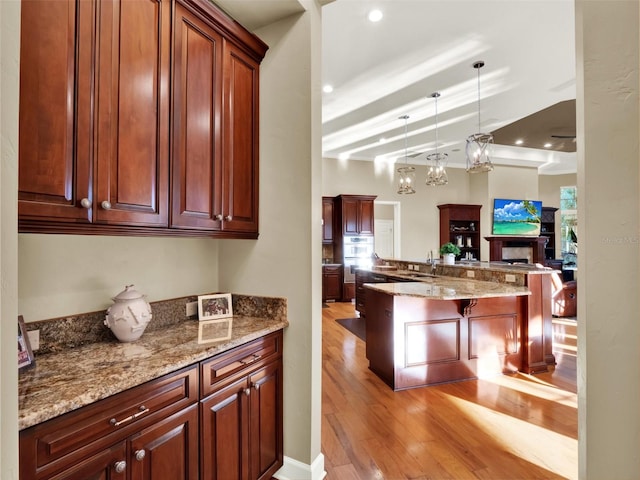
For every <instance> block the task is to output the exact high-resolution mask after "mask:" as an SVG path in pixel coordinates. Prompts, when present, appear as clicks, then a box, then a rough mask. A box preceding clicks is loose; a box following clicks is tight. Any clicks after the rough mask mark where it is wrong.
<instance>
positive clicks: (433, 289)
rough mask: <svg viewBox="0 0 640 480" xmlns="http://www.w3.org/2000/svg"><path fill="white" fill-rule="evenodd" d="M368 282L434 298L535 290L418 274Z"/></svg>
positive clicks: (507, 294)
mask: <svg viewBox="0 0 640 480" xmlns="http://www.w3.org/2000/svg"><path fill="white" fill-rule="evenodd" d="M364 286H365V288H370V289H372V290H376V291H378V292H382V293H387V294H389V295H402V296H410V297H423V298H429V299H432V300H470V299H474V298H475V299H477V298H494V297H512V296H521V295H530V293H531V292H530V291H529V289H528V288H526V287H519V286H513V285H508V284H504V283H494V282H481V281H477V280H464V279H461V278H453V277H416V281H415V282H408V283H405V282H400V283H365V284H364Z"/></svg>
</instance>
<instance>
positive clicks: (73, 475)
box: [49, 442, 128, 480]
mask: <svg viewBox="0 0 640 480" xmlns="http://www.w3.org/2000/svg"><path fill="white" fill-rule="evenodd" d="M126 460H127V457H126V450H125V443H124V442H121V443H118V444H117V445H115V446H113V447H112V448H110V449H106V450H103V451H101V452H99V453H96V454H95V455H92V456H91V457H89V458H87V459H85V460H83V461H81V462H78V463H76V464H75V465H73V467H71V468H68V469H66V470H64V471H63V472H60V473H58V474H56V475H54V476H52V477H49V479H50V480H124V479H125V478H127V469H128V464H127V463H126ZM118 462H125V464H124V465H125V466H124V469H123V470H122V471H121V472H120V473H118V471H117V470H116V464H117V463H118Z"/></svg>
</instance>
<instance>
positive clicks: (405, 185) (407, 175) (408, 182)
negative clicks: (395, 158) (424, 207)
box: [396, 115, 416, 195]
mask: <svg viewBox="0 0 640 480" xmlns="http://www.w3.org/2000/svg"><path fill="white" fill-rule="evenodd" d="M398 118H399V119H400V120H404V166H401V167H398V170H396V171H397V172H398V193H399V194H400V195H407V194H411V193H416V189H415V188H414V186H413V185H414V183H415V178H416V169H415V167H411V166H409V165H408V161H409V157H408V155H407V120H408V119H409V115H403V116H401V117H398Z"/></svg>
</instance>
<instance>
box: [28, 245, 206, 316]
mask: <svg viewBox="0 0 640 480" xmlns="http://www.w3.org/2000/svg"><path fill="white" fill-rule="evenodd" d="M18 252H19V256H18V265H19V276H18V296H19V303H18V308H19V313H20V314H21V315H23V316H24V318H25V321H27V322H31V321H35V320H43V319H47V318H54V317H60V316H64V315H70V314H76V313H85V312H94V311H97V310H103V309H105V308H108V307H109V306H110V305H111V304H112V303H113V302H112V301H111V298H112V297H113V296H115V295H117V294H118V293H119V292H121V291H122V290H123V289H124V287H125V286H126V285H131V284H134V285H135V286H136V289H137V290H138V291H140V292H141V293H144V294H145V295H147V300H149V301H150V302H154V301H157V300H167V299H170V298H177V297H182V296H186V295H194V294H200V293H209V292H215V291H217V290H218V241H216V240H212V239H199V238H150V237H144V238H142V237H108V236H84V235H37V234H21V235H19V236H18Z"/></svg>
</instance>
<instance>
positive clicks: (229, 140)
mask: <svg viewBox="0 0 640 480" xmlns="http://www.w3.org/2000/svg"><path fill="white" fill-rule="evenodd" d="M223 58H224V64H223V70H224V82H223V113H222V120H223V123H222V131H223V135H224V137H223V138H224V143H223V155H222V170H223V171H222V182H223V183H222V216H223V219H222V222H223V223H222V228H223V230H231V231H237V232H255V233H256V234H257V233H258V145H259V144H258V125H259V118H258V104H259V98H258V93H259V78H258V77H259V64H258V63H257V62H256V61H254V60H253V59H252V58H250V57H249V56H248V55H246V54H245V53H244V52H243V51H242V50H240V49H239V48H238V47H236V46H234V45H232V44H231V43H229V42H228V41H226V40H225V41H224V48H223Z"/></svg>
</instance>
